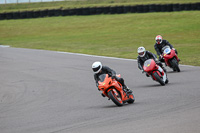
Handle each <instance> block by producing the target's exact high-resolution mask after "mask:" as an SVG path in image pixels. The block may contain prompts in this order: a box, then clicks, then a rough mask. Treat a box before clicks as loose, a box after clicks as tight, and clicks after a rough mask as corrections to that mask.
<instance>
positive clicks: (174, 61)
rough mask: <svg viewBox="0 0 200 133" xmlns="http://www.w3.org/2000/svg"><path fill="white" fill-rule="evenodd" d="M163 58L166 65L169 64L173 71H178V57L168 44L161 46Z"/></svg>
mask: <svg viewBox="0 0 200 133" xmlns="http://www.w3.org/2000/svg"><path fill="white" fill-rule="evenodd" d="M162 51H163V54H162V56H163V58H164V60H165V64H166V66H169V67H170V68H172V69H173V71H177V72H180V68H179V59H178V56H177V54H176V52H175V50H174V49H171V48H170V47H169V46H165V47H163V48H162Z"/></svg>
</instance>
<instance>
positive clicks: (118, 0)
mask: <svg viewBox="0 0 200 133" xmlns="http://www.w3.org/2000/svg"><path fill="white" fill-rule="evenodd" d="M195 2H200V0H189V1H188V0H167V1H166V0H80V1H73V0H72V1H61V2H43V3H41V2H40V3H21V4H6V5H5V4H1V5H0V13H1V12H11V11H23V10H43V9H58V8H75V7H94V6H115V5H139V4H166V3H195Z"/></svg>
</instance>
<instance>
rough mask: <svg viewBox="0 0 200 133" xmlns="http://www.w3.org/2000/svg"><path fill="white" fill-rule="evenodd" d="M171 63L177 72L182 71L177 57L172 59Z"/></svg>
mask: <svg viewBox="0 0 200 133" xmlns="http://www.w3.org/2000/svg"><path fill="white" fill-rule="evenodd" d="M171 63H172V66H173V69H174V70H176V71H177V72H180V68H179V66H178V62H177V60H176V59H175V58H174V59H173V60H172V61H171Z"/></svg>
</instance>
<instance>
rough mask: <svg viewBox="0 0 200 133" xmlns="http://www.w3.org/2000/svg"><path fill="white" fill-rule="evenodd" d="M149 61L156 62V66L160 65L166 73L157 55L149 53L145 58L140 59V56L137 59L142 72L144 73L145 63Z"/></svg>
mask: <svg viewBox="0 0 200 133" xmlns="http://www.w3.org/2000/svg"><path fill="white" fill-rule="evenodd" d="M148 59H153V60H154V61H155V62H156V64H158V65H159V66H160V67H162V68H163V70H164V71H166V69H165V68H164V67H163V65H162V63H161V62H160V61H158V59H157V57H156V55H155V54H153V53H151V52H149V51H146V53H145V55H144V56H143V57H140V56H138V57H137V62H138V68H139V69H140V70H142V71H144V69H143V65H144V62H145V61H146V60H148ZM146 76H148V75H146Z"/></svg>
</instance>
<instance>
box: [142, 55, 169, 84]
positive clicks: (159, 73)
mask: <svg viewBox="0 0 200 133" xmlns="http://www.w3.org/2000/svg"><path fill="white" fill-rule="evenodd" d="M143 69H144V72H146V74H147V75H150V76H151V77H152V79H153V80H154V81H157V82H159V83H160V84H161V85H163V86H164V85H165V84H167V83H168V78H167V74H166V73H165V72H164V70H163V69H162V68H161V67H160V66H159V65H157V64H156V62H155V61H154V60H153V59H148V60H146V61H145V62H144V66H143Z"/></svg>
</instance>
